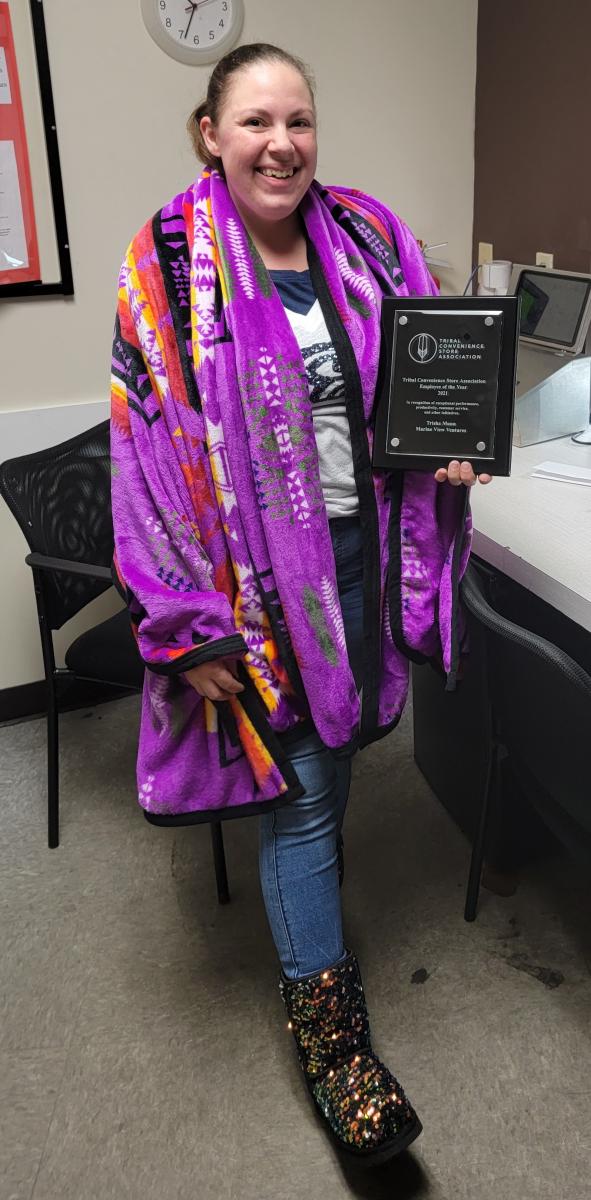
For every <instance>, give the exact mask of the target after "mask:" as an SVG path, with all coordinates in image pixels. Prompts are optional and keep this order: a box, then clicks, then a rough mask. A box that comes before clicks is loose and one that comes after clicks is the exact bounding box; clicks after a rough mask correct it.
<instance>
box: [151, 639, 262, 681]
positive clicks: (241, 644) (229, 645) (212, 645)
mask: <svg viewBox="0 0 591 1200" xmlns="http://www.w3.org/2000/svg"><path fill="white" fill-rule="evenodd" d="M247 649H248V647H247V645H246V642H245V641H244V638H243V637H242V634H241V633H231V634H228V636H227V637H223V638H216V639H215V641H213V642H207V643H206V644H205V645H204V646H197V647H196V648H195V649H194V650H188V651H187V653H186V654H181V655H179V657H178V658H174V659H173V660H172V661H171V662H169V663H154V662H146V661H145V659H144V663H145V666H146V667H147V669H148V670H149V671H152V672H153V673H154V675H180V674H182V672H183V671H190V670H191V668H192V667H200V666H201V664H202V663H206V662H212V660H213V659H214V658H225V657H226V656H227V655H229V654H239V655H240V656H242V655H243V654H245V653H246V650H247Z"/></svg>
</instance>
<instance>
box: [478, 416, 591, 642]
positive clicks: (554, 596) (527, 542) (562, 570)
mask: <svg viewBox="0 0 591 1200" xmlns="http://www.w3.org/2000/svg"><path fill="white" fill-rule="evenodd" d="M549 459H551V460H552V461H554V462H565V463H573V464H575V465H577V466H584V467H591V446H579V445H577V444H576V443H575V442H572V441H571V439H570V438H559V439H557V440H556V441H552V442H541V443H540V444H539V445H538V446H527V447H525V448H523V449H518V448H517V447H514V448H513V462H512V474H511V477H510V478H509V479H501V478H499V479H495V480H493V482H492V483H491V484H488V486H486V487H482V486H481V485H480V484H476V485H475V486H474V487H473V488H472V495H471V498H472V513H473V518H474V546H473V549H474V553H475V554H478V556H479V557H480V558H483V559H484V560H485V562H488V563H490V564H491V565H492V566H494V567H496V568H497V569H498V570H499V571H502V572H503V574H505V575H508V576H509V578H510V579H514V580H515V581H516V582H517V583H520V584H522V585H523V587H526V588H528V589H529V591H530V592H533V593H534V594H535V595H536V596H539V597H540V598H541V599H542V600H545V601H547V603H548V604H551V605H552V606H553V607H554V608H556V609H558V611H559V612H562V613H564V614H565V616H567V617H570V619H571V620H572V621H575V622H576V623H577V624H578V625H581V626H582V627H583V628H584V629H587V630H589V631H590V632H591V487H586V486H585V485H584V484H576V483H555V482H554V480H550V479H533V478H532V475H531V472H532V470H533V468H534V467H536V466H537V465H538V464H539V463H541V462H545V461H547V460H549Z"/></svg>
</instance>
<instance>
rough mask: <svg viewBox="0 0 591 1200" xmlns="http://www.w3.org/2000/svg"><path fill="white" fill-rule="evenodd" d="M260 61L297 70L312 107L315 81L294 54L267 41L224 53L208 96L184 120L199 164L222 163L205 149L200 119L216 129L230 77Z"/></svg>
mask: <svg viewBox="0 0 591 1200" xmlns="http://www.w3.org/2000/svg"><path fill="white" fill-rule="evenodd" d="M259 62H279V63H285V65H286V66H288V67H293V68H294V70H295V71H299V73H300V75H301V76H302V79H303V80H304V81H305V83H306V84H307V86H308V89H309V92H310V96H311V98H312V104H314V78H313V75H312V72H311V71H310V69H309V68H308V67H307V66H306V64H305V63H303V62H302V60H301V59H300V58H296V56H295V55H294V54H288V52H287V50H281V49H280V48H279V46H271V45H269V44H268V42H251V43H250V45H248V46H238V47H237V49H236V50H230V52H229V53H228V54H224V57H223V58H220V60H219V62H218V63H216V65H215V67H214V69H213V71H212V73H211V76H210V79H209V83H208V85H207V96H206V98H205V100H202V101H201V104H198V105H197V108H195V109H193V112H192V113H191V116H190V117H189V120H188V121H187V129H188V131H189V135H190V137H191V141H192V143H193V149H194V151H195V154H196V155H197V158H198V159H200V161H201V162H203V163H205V165H206V167H215V168H216V169H217V170H218V171H222V161H221V159H220V158H216V157H215V156H214V155H213V154H211V153H210V151H209V150H208V149H207V146H206V144H205V140H204V137H203V134H202V132H201V129H200V128H199V122H200V121H201V120H202V118H203V117H209V119H210V121H211V123H212V125H213V126H214V127H215V126H216V125H217V123H218V121H219V118H220V114H221V111H222V107H223V104H224V101H225V99H226V97H227V94H228V91H229V89H230V84H231V81H232V76H233V75H235V74H236V72H237V71H241V70H242V69H243V68H244V67H250V66H252V65H253V63H259Z"/></svg>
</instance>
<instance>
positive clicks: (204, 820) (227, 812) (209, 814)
mask: <svg viewBox="0 0 591 1200" xmlns="http://www.w3.org/2000/svg"><path fill="white" fill-rule="evenodd" d="M303 794H304V788H303V787H302V785H301V783H300V784H298V786H297V787H293V788H290V789H289V791H287V792H283V793H282V795H281V796H275V797H274V798H273V799H272V800H261V801H260V802H258V801H257V802H256V803H255V802H253V803H251V804H236V805H234V806H233V807H232V808H208V809H200V810H199V812H188V813H174V814H173V815H171V814H168V815H165V814H162V813H151V812H148V811H147V809H145V808H144V809H143V813H144V816H145V818H146V821H149V822H150V825H178V826H181V825H207V824H211V822H212V821H215V822H217V821H231V820H233V819H234V818H235V817H261V816H263V814H264V813H268V812H273V811H274V809H276V808H283V805H284V804H291V802H292V800H299V798H300V796H303Z"/></svg>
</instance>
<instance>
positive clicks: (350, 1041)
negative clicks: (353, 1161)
mask: <svg viewBox="0 0 591 1200" xmlns="http://www.w3.org/2000/svg"><path fill="white" fill-rule="evenodd" d="M279 987H280V991H281V995H282V997H283V1001H284V1003H285V1007H286V1009H287V1014H288V1017H289V1026H288V1028H289V1029H291V1030H292V1031H293V1035H294V1037H295V1040H296V1046H297V1051H298V1056H299V1059H300V1063H301V1066H302V1070H303V1072H304V1076H305V1079H306V1083H307V1085H308V1089H309V1091H310V1093H311V1095H312V1097H313V1099H314V1101H315V1104H316V1106H317V1108H318V1109H319V1111H320V1113H321V1114H322V1116H323V1117H324V1119H325V1121H326V1123H327V1125H328V1127H329V1129H330V1132H331V1133H332V1135H333V1137H334V1138H335V1139H336V1141H337V1142H338V1144H339V1146H340V1147H341V1149H345V1150H348V1151H350V1152H351V1153H353V1154H356V1155H357V1156H358V1157H359V1158H364V1159H368V1160H371V1161H372V1162H376V1161H383V1160H384V1159H386V1158H391V1157H392V1156H393V1155H394V1154H398V1153H399V1152H400V1151H401V1150H404V1149H406V1147H407V1146H409V1145H410V1143H411V1142H412V1141H414V1139H415V1138H416V1137H418V1135H419V1133H420V1132H421V1130H422V1125H421V1122H420V1121H419V1118H418V1117H417V1115H416V1113H415V1111H414V1109H413V1108H412V1107H411V1105H410V1103H409V1101H408V1100H407V1098H406V1096H405V1094H404V1091H403V1090H402V1088H401V1086H400V1084H399V1083H398V1081H397V1080H396V1079H395V1078H394V1076H393V1075H391V1074H390V1072H389V1070H388V1068H387V1067H385V1066H384V1064H383V1063H382V1062H380V1060H379V1058H377V1057H376V1055H375V1054H374V1053H373V1050H372V1048H371V1041H370V1032H369V1018H368V1015H367V1008H366V1006H365V998H364V995H363V985H362V983H361V976H360V974H359V967H358V965H357V960H356V958H355V957H354V956H353V955H352V954H348V955H347V957H346V958H345V959H343V961H342V962H340V963H337V965H336V966H334V967H330V968H328V969H327V970H325V971H319V972H318V974H316V975H308V976H307V977H306V978H304V979H286V978H285V977H284V976H282V978H281V982H280V985H279Z"/></svg>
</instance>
